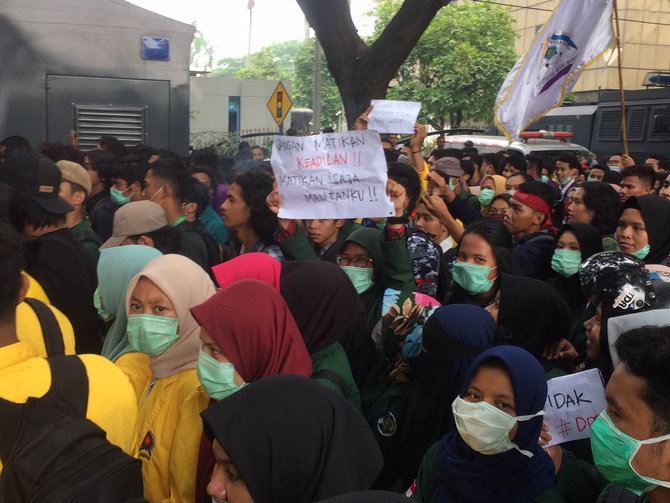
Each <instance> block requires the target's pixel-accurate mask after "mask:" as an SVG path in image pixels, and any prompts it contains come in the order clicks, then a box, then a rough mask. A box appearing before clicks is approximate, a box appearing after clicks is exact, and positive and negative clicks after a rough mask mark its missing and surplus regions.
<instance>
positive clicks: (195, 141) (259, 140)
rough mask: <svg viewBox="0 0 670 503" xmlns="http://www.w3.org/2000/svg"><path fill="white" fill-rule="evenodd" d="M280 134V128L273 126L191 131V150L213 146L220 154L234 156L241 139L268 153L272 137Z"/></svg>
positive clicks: (270, 148) (270, 149)
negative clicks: (227, 130) (225, 131)
mask: <svg viewBox="0 0 670 503" xmlns="http://www.w3.org/2000/svg"><path fill="white" fill-rule="evenodd" d="M278 134H279V130H278V129H275V130H272V129H271V128H255V129H247V130H243V131H240V132H237V133H224V132H222V131H200V132H198V133H191V135H190V137H189V148H190V150H196V149H200V148H207V147H210V148H213V149H214V151H215V152H216V153H217V154H218V155H220V156H226V157H232V156H233V155H235V154H236V153H237V148H238V145H239V144H240V142H241V141H246V142H249V145H250V146H252V147H253V146H254V145H258V146H260V147H263V148H264V149H265V150H266V151H267V152H268V153H269V152H271V151H272V138H273V137H274V136H275V135H278Z"/></svg>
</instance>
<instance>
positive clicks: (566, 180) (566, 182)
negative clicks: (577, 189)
mask: <svg viewBox="0 0 670 503" xmlns="http://www.w3.org/2000/svg"><path fill="white" fill-rule="evenodd" d="M571 181H572V177H571V176H569V177H567V178H566V179H565V180H563V182H562V183H561V185H567V184H569V183H570V182H571Z"/></svg>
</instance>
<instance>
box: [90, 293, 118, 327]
mask: <svg viewBox="0 0 670 503" xmlns="http://www.w3.org/2000/svg"><path fill="white" fill-rule="evenodd" d="M93 306H94V307H95V309H96V310H97V311H98V316H100V319H101V320H102V321H105V322H107V321H109V320H111V319H112V318H114V315H112V314H109V313H108V312H107V311H106V310H105V308H104V307H102V297H101V296H100V288H96V289H95V292H93Z"/></svg>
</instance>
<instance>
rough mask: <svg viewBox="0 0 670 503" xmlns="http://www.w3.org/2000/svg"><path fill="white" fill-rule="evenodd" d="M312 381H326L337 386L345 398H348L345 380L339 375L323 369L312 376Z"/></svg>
mask: <svg viewBox="0 0 670 503" xmlns="http://www.w3.org/2000/svg"><path fill="white" fill-rule="evenodd" d="M312 379H325V380H327V381H330V382H332V383H333V384H334V385H335V386H337V387H338V388H339V389H340V391H341V392H342V394H343V395H344V396H347V390H346V386H345V385H344V380H343V379H342V378H341V377H340V375H339V374H337V373H336V372H333V371H332V370H330V369H321V370H317V371H316V372H314V373H313V374H312Z"/></svg>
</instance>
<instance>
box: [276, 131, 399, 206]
mask: <svg viewBox="0 0 670 503" xmlns="http://www.w3.org/2000/svg"><path fill="white" fill-rule="evenodd" d="M386 169H387V168H386V159H385V157H384V152H383V149H382V146H381V140H380V138H379V134H378V133H377V132H375V131H349V132H346V133H329V134H322V135H315V136H302V137H301V136H275V137H274V144H273V146H272V170H273V171H274V174H275V178H276V180H277V190H278V191H279V196H280V197H281V199H282V207H281V209H280V210H279V216H280V217H281V218H359V217H371V218H374V217H391V216H395V211H394V209H393V204H392V203H391V200H390V199H389V198H388V196H387V195H386V181H387V175H386Z"/></svg>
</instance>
